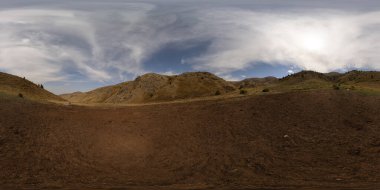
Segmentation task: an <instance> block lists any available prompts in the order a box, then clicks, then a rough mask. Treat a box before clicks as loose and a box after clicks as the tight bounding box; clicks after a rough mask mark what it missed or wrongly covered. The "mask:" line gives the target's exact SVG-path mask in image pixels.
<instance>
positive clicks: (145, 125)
mask: <svg viewBox="0 0 380 190" xmlns="http://www.w3.org/2000/svg"><path fill="white" fill-rule="evenodd" d="M379 110H380V97H379V96H364V95H360V94H357V93H354V92H350V91H333V90H328V91H310V92H297V93H284V94H270V95H263V96H249V97H242V98H234V99H225V100H205V101H196V102H186V103H172V104H157V105H145V106H129V107H128V106H126V107H84V106H63V105H55V104H41V103H37V102H32V101H28V100H25V99H21V98H11V97H6V96H2V97H0V155H1V156H0V188H1V187H2V188H7V189H9V188H48V189H52V188H68V189H107V188H109V189H111V188H113V189H124V188H128V189H378V188H379V187H380V173H379V171H380V159H379V157H380V114H379Z"/></svg>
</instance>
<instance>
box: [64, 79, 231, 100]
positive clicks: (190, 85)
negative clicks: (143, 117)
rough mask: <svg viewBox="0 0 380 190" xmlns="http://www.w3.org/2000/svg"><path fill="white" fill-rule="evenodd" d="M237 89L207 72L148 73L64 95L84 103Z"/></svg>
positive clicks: (182, 96) (179, 96)
mask: <svg viewBox="0 0 380 190" xmlns="http://www.w3.org/2000/svg"><path fill="white" fill-rule="evenodd" d="M234 90H236V87H235V86H234V85H233V84H232V83H230V82H227V81H225V80H223V79H222V78H219V77H217V76H215V75H213V74H211V73H207V72H189V73H183V74H181V75H175V76H165V75H160V74H154V73H148V74H145V75H142V76H139V77H137V78H136V79H135V80H134V81H130V82H125V83H120V84H117V85H114V86H107V87H102V88H98V89H95V90H93V91H90V92H86V93H80V92H76V93H73V94H64V95H61V97H63V98H65V99H67V100H69V101H71V102H81V103H144V102H153V101H170V100H178V99H188V98H198V97H206V96H215V95H223V94H226V93H229V92H232V91H234Z"/></svg>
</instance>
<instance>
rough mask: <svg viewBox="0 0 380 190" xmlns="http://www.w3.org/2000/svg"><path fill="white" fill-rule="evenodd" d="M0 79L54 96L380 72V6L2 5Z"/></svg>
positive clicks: (255, 0)
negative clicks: (168, 81)
mask: <svg viewBox="0 0 380 190" xmlns="http://www.w3.org/2000/svg"><path fill="white" fill-rule="evenodd" d="M0 31H1V32H0V71H3V72H8V73H11V74H15V75H19V76H25V77H27V78H28V79H30V80H32V81H34V82H36V83H43V84H44V86H45V87H46V88H47V89H48V90H51V91H53V92H55V93H58V94H60V93H66V92H74V91H88V90H91V89H93V88H97V87H100V86H104V85H111V84H116V83H120V82H123V81H127V80H133V79H134V78H135V77H137V76H138V75H141V74H144V73H148V72H156V73H161V74H168V75H173V74H179V73H182V72H188V71H209V72H212V73H215V74H217V75H218V76H220V77H223V78H225V79H226V80H241V79H243V78H246V77H265V76H276V77H282V76H285V75H287V74H288V73H289V72H290V73H291V72H297V71H300V70H315V71H319V72H331V71H340V72H344V71H347V70H350V69H363V70H380V53H379V49H380V2H379V1H377V0H361V1H357V0H321V1H304V0H286V1H285V0H266V1H263V0H234V1H230V0H191V1H190V0H154V1H153V0H135V1H130V0H107V1H103V0H65V1H62V0H2V1H1V2H0Z"/></svg>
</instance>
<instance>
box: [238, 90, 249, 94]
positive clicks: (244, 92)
mask: <svg viewBox="0 0 380 190" xmlns="http://www.w3.org/2000/svg"><path fill="white" fill-rule="evenodd" d="M247 93H248V92H247V91H246V90H243V89H241V90H240V94H247Z"/></svg>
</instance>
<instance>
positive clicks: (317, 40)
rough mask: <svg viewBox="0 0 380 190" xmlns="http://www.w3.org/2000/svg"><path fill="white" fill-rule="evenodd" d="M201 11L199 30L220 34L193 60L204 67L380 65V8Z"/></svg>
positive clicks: (319, 68) (322, 68) (222, 69)
mask: <svg viewBox="0 0 380 190" xmlns="http://www.w3.org/2000/svg"><path fill="white" fill-rule="evenodd" d="M198 14H199V15H200V17H202V18H203V20H202V21H201V22H200V23H199V26H198V30H200V31H199V32H200V33H202V32H207V33H209V35H210V36H213V37H214V39H215V40H214V41H213V44H212V46H211V47H210V49H208V51H207V52H206V53H205V54H204V56H202V57H199V58H196V59H194V60H193V63H195V64H197V68H199V69H202V68H207V69H210V70H213V71H216V72H222V73H229V72H231V71H234V70H240V69H243V68H247V67H248V66H251V65H252V64H255V62H258V61H261V62H267V63H272V64H285V65H287V64H291V65H294V66H296V67H298V68H301V69H308V70H316V71H320V72H328V71H332V70H340V69H345V68H353V67H354V68H370V69H380V64H379V61H380V59H379V58H380V57H379V54H378V53H376V49H379V44H380V32H379V31H380V25H379V24H380V19H379V18H380V12H373V13H344V12H334V11H319V12H314V13H304V12H297V13H265V12H252V11H243V10H236V9H231V10H229V9H227V10H226V9H223V10H218V9H217V10H214V11H209V12H207V13H202V12H200V13H198ZM206 26H208V27H206ZM205 28H206V30H204V29H205ZM209 29H210V30H209Z"/></svg>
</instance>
